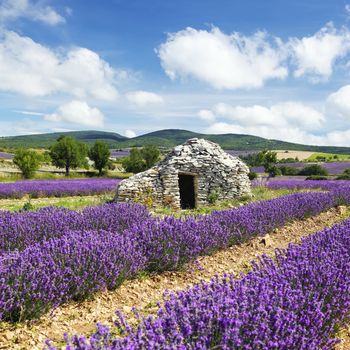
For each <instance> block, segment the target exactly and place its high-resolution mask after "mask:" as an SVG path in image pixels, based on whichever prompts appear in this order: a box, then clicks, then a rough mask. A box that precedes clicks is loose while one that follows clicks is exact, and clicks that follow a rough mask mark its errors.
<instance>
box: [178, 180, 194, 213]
mask: <svg viewBox="0 0 350 350" xmlns="http://www.w3.org/2000/svg"><path fill="white" fill-rule="evenodd" d="M179 189H180V204H181V209H193V208H195V207H196V199H195V189H194V176H193V175H187V174H179Z"/></svg>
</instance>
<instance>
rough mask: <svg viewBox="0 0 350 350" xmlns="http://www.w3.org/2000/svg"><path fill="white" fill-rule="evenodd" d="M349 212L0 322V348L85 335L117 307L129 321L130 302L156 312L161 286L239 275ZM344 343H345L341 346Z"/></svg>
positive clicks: (174, 286) (333, 211)
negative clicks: (48, 311) (30, 317)
mask: <svg viewBox="0 0 350 350" xmlns="http://www.w3.org/2000/svg"><path fill="white" fill-rule="evenodd" d="M349 216H350V212H349V211H348V210H345V212H344V211H343V210H339V209H331V210H329V211H327V212H325V213H322V214H320V215H317V216H315V217H313V218H309V219H306V220H302V221H296V222H293V223H291V224H289V225H287V226H285V227H283V228H280V229H276V230H274V231H273V232H270V233H269V234H268V235H266V236H264V237H256V238H254V239H252V240H250V241H249V242H246V243H244V244H241V245H235V246H232V247H230V248H228V249H226V250H223V251H219V252H217V253H215V254H213V255H211V256H205V257H201V258H199V263H200V266H201V269H199V268H198V267H197V266H196V264H190V265H189V266H187V268H186V269H185V270H184V271H178V272H165V273H162V274H158V275H152V276H149V277H146V278H139V279H136V280H129V281H125V282H124V283H123V284H122V286H121V287H120V288H118V289H117V290H115V291H106V292H100V293H97V294H96V295H95V296H94V298H93V300H87V301H84V302H81V303H70V304H66V305H63V306H61V307H59V308H57V309H56V310H55V311H54V313H53V314H52V315H44V316H42V317H41V318H40V319H39V320H37V321H35V322H26V323H21V324H16V325H11V324H7V323H5V324H4V323H3V324H0V349H42V348H43V344H44V341H45V340H46V339H51V340H53V341H54V342H58V343H61V341H62V337H63V333H64V332H67V333H68V334H70V335H71V334H76V333H78V334H83V335H90V334H91V333H92V332H93V331H94V330H95V324H96V322H101V323H104V324H107V325H112V324H113V322H114V320H115V319H116V316H115V313H114V312H115V310H117V309H120V310H122V312H123V313H124V314H126V315H127V316H128V318H129V319H130V320H131V321H132V320H133V317H134V316H133V312H132V307H136V308H137V309H138V310H139V311H140V312H141V313H143V314H150V313H156V312H157V306H156V302H157V301H158V300H162V296H163V293H164V291H165V290H172V291H176V290H183V289H186V288H188V287H190V286H192V285H193V284H196V283H198V282H200V281H202V280H205V281H208V280H210V279H211V278H212V277H213V276H215V275H221V274H223V273H225V272H226V273H232V274H234V275H235V276H237V277H239V276H240V274H241V273H242V272H243V273H244V272H247V271H248V270H249V269H250V262H251V261H252V260H254V259H255V258H256V257H258V256H260V255H261V254H264V253H265V254H268V255H272V254H273V253H274V251H275V249H276V248H282V249H283V248H286V247H287V246H288V244H289V243H299V242H300V240H301V239H302V237H306V236H308V235H310V234H312V233H314V232H317V231H320V230H322V229H323V228H324V227H326V226H331V225H333V224H335V223H337V222H339V221H341V220H344V219H346V218H347V217H349ZM349 332H350V329H349V330H345V329H344V330H343V331H342V332H341V334H340V335H341V336H344V343H343V344H341V345H340V347H338V348H337V350H345V349H350V346H349V344H350V338H349V336H348V333H349ZM347 338H348V339H347ZM61 344H62V343H61ZM346 344H347V346H348V347H343V345H346Z"/></svg>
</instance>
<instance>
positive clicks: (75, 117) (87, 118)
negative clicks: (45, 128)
mask: <svg viewBox="0 0 350 350" xmlns="http://www.w3.org/2000/svg"><path fill="white" fill-rule="evenodd" d="M44 119H45V120H49V121H52V122H67V123H73V124H79V125H85V126H92V127H103V125H104V115H103V114H102V112H101V111H100V110H98V109H97V108H93V107H90V106H89V105H88V104H87V103H86V102H84V101H76V100H75V101H71V102H68V103H66V104H64V105H62V106H60V107H59V108H58V109H57V111H56V112H55V113H52V114H47V115H45V117H44Z"/></svg>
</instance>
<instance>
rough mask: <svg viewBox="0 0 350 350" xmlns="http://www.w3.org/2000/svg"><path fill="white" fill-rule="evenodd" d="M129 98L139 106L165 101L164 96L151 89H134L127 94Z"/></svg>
mask: <svg viewBox="0 0 350 350" xmlns="http://www.w3.org/2000/svg"><path fill="white" fill-rule="evenodd" d="M126 98H127V100H128V101H129V102H130V103H132V104H135V105H137V106H140V107H143V106H146V105H150V104H159V103H163V102H164V100H163V97H162V96H160V95H158V94H155V93H154V92H149V91H142V90H139V91H132V92H129V93H127V94H126Z"/></svg>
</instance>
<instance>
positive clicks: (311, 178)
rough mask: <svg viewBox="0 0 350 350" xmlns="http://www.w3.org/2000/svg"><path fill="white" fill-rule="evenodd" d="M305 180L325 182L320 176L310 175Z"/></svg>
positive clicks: (323, 177) (325, 178) (324, 178)
mask: <svg viewBox="0 0 350 350" xmlns="http://www.w3.org/2000/svg"><path fill="white" fill-rule="evenodd" d="M305 180H327V177H326V176H321V175H311V176H308V177H307V178H306V179H305Z"/></svg>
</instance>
